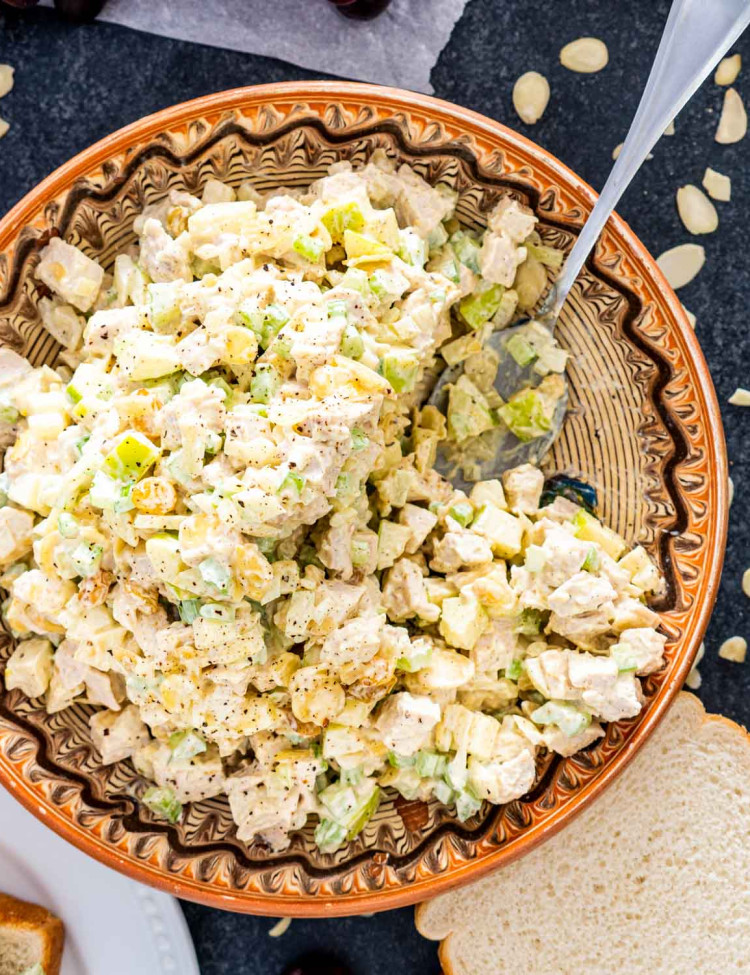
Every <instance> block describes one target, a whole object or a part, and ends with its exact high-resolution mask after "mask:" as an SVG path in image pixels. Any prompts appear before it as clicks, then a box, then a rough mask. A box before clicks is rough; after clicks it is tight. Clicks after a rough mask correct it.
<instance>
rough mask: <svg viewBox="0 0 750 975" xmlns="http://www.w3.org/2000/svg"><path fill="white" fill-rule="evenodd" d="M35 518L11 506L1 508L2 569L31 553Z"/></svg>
mask: <svg viewBox="0 0 750 975" xmlns="http://www.w3.org/2000/svg"><path fill="white" fill-rule="evenodd" d="M33 528H34V516H33V515H32V514H31V512H29V511H22V510H21V509H20V508H14V507H12V506H11V505H5V507H3V508H0V567H2V568H5V567H6V566H8V565H11V564H12V563H13V562H17V561H18V560H19V559H22V558H23V557H24V555H26V553H27V552H30V551H31V543H32V534H31V533H32V530H33Z"/></svg>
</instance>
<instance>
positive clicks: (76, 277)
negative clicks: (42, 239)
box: [36, 237, 104, 311]
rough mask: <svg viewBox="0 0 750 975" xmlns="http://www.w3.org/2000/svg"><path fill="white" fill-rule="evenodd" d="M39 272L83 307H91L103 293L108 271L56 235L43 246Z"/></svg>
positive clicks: (64, 297)
mask: <svg viewBox="0 0 750 975" xmlns="http://www.w3.org/2000/svg"><path fill="white" fill-rule="evenodd" d="M40 257H41V259H40V261H39V264H38V266H37V269H36V276H37V277H38V278H39V280H40V281H42V282H43V283H44V284H46V285H47V287H48V288H51V289H52V290H53V291H54V292H55V294H58V295H60V297H61V298H62V299H63V300H64V301H67V302H68V303H69V304H71V305H74V306H75V307H76V308H77V309H78V310H79V311H89V310H90V309H91V308H92V307H93V304H94V302H95V301H96V299H97V296H98V294H99V289H100V287H101V284H102V280H103V279H104V271H103V270H102V268H101V267H100V266H99V265H98V264H97V263H96V261H92V260H91V258H90V257H86V255H85V254H84V253H83V252H82V251H80V250H79V249H78V248H77V247H73V245H72V244H66V243H65V241H64V240H61V239H60V238H59V237H53V238H52V240H51V241H50V242H49V244H47V246H46V247H45V248H44V249H43V250H42V253H41V255H40Z"/></svg>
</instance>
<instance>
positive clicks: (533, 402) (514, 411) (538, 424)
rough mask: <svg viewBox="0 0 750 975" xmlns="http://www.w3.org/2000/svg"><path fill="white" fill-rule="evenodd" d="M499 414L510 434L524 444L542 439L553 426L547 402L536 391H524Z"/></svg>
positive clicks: (511, 400) (517, 394)
mask: <svg viewBox="0 0 750 975" xmlns="http://www.w3.org/2000/svg"><path fill="white" fill-rule="evenodd" d="M497 412H498V415H499V416H500V419H501V420H502V421H503V423H505V425H506V426H507V427H508V429H509V430H510V432H511V433H512V434H514V435H515V436H516V437H518V439H519V440H520V441H522V442H523V443H528V442H529V440H534V439H535V438H536V437H541V436H542V434H543V433H547V431H548V430H549V429H550V428H551V426H552V419H551V417H550V416H549V415H548V413H547V411H546V409H545V401H544V399H543V397H542V396H541V395H540V394H539V392H538V391H537V390H536V389H522V390H521V391H520V392H519V393H516V394H515V395H514V396H512V397H511V398H510V399H509V400H508V402H507V403H505V404H504V405H503V406H501V407H500V408H499V409H498V411H497Z"/></svg>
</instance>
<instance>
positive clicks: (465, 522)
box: [448, 501, 474, 528]
mask: <svg viewBox="0 0 750 975" xmlns="http://www.w3.org/2000/svg"><path fill="white" fill-rule="evenodd" d="M448 514H449V515H450V516H451V518H452V519H453V520H454V521H457V522H458V523H459V525H460V526H461V527H462V528H468V527H469V525H470V524H471V522H472V519H473V518H474V508H473V507H472V505H471V502H469V501H457V502H456V503H455V504H454V505H453V506H452V507H451V508H449V509H448Z"/></svg>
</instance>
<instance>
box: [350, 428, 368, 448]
mask: <svg viewBox="0 0 750 975" xmlns="http://www.w3.org/2000/svg"><path fill="white" fill-rule="evenodd" d="M369 443H370V438H369V437H368V436H367V434H366V433H365V432H364V430H360V429H359V427H354V429H353V430H352V450H354V451H358V450H364V449H365V447H367V446H368V445H369Z"/></svg>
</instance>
